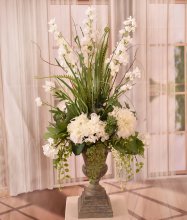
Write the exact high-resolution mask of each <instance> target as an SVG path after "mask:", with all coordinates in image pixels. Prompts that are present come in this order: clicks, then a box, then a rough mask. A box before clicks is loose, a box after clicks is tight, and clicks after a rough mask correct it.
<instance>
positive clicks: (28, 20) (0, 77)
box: [0, 0, 126, 195]
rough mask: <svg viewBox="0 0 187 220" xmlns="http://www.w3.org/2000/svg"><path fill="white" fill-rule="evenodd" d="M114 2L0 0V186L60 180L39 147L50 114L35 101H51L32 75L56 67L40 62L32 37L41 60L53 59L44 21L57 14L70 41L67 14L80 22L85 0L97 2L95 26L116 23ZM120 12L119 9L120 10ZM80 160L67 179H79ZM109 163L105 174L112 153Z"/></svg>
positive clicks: (16, 189) (18, 187) (20, 188)
mask: <svg viewBox="0 0 187 220" xmlns="http://www.w3.org/2000/svg"><path fill="white" fill-rule="evenodd" d="M114 2H115V1H110V2H109V1H88V2H87V3H83V2H79V1H62V0H40V1H38V0H33V1H30V0H19V1H17V0H8V1H6V0H2V1H0V45H1V48H0V64H1V68H0V97H1V99H0V102H1V109H0V122H1V132H0V152H1V157H0V176H1V178H0V187H1V188H2V187H3V186H7V187H8V188H9V191H10V194H11V195H17V194H19V193H22V192H28V191H32V190H35V189H43V188H53V187H54V186H55V185H56V184H58V183H57V182H56V175H55V172H54V170H53V166H52V161H50V160H48V159H47V158H46V157H45V156H43V153H42V148H41V146H42V145H43V144H44V141H43V133H44V131H45V128H46V126H47V124H48V121H50V120H51V116H50V115H49V114H48V113H47V112H48V111H47V109H46V108H39V109H38V108H37V107H36V106H35V102H34V99H35V97H37V96H41V97H42V98H43V99H45V100H48V101H49V102H50V101H51V97H48V96H47V95H46V93H44V92H43V88H42V85H43V83H44V82H43V81H40V80H35V79H34V76H36V75H40V76H44V75H49V74H54V73H58V72H57V71H59V70H55V69H54V68H53V67H52V66H49V65H47V64H46V63H44V62H42V61H41V59H40V57H39V53H38V50H37V47H36V46H35V45H34V44H33V43H32V41H34V42H37V44H38V45H39V46H40V48H41V51H42V56H43V57H44V59H45V60H49V61H51V62H53V61H54V56H55V55H56V47H55V44H54V42H53V40H52V37H51V36H49V35H48V25H47V23H48V21H49V20H50V19H51V18H53V17H54V16H55V17H57V24H58V25H59V29H60V30H61V31H62V32H63V33H64V34H65V36H66V37H67V39H69V40H70V41H72V37H73V32H72V31H71V28H72V26H73V23H72V21H71V17H73V18H74V20H75V21H76V23H77V24H80V22H81V20H82V19H83V18H84V11H85V9H86V7H87V6H88V5H89V4H93V5H95V7H96V10H97V13H98V16H100V14H102V16H103V17H102V19H98V27H99V28H102V27H103V26H105V25H107V24H111V23H112V26H113V27H116V28H117V26H116V24H118V22H116V20H117V16H118V15H119V13H117V11H118V9H116V7H113V6H114V5H115V4H114ZM122 3H123V1H121V4H122ZM124 8H125V7H124ZM113 9H115V10H114V11H113ZM123 13H124V11H123V10H121V11H120V14H122V15H123ZM122 17H126V16H124V15H123V16H122ZM118 19H119V18H118ZM122 20H123V19H122ZM111 21H112V22H111ZM112 29H113V28H112ZM115 30H116V29H115ZM113 34H114V35H115V31H113ZM114 35H113V36H114ZM82 163H83V162H82V158H81V157H76V158H75V157H73V156H72V157H71V158H70V168H71V176H72V179H71V180H70V182H76V181H81V180H83V177H84V176H83V174H82ZM108 165H109V170H108V173H107V174H108V177H109V176H111V175H112V174H113V168H112V158H111V156H109V157H108ZM7 180H8V181H7Z"/></svg>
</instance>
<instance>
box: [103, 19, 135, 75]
mask: <svg viewBox="0 0 187 220" xmlns="http://www.w3.org/2000/svg"><path fill="white" fill-rule="evenodd" d="M124 25H125V27H124V28H123V29H121V30H120V31H119V34H120V36H121V40H120V41H119V43H117V47H116V50H115V51H114V52H113V54H112V55H111V56H110V59H107V62H108V63H109V62H110V64H109V68H110V69H111V75H112V76H115V75H116V73H117V72H119V68H120V66H121V65H124V66H126V65H127V64H128V62H129V55H128V53H127V46H128V45H129V43H131V42H132V38H131V36H130V34H131V32H134V31H135V28H136V21H135V19H134V18H132V17H129V18H128V19H127V20H126V21H124Z"/></svg>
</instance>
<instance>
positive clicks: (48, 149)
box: [42, 138, 58, 159]
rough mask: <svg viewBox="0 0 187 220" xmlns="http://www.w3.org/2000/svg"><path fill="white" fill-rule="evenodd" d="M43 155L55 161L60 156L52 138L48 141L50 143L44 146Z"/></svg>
mask: <svg viewBox="0 0 187 220" xmlns="http://www.w3.org/2000/svg"><path fill="white" fill-rule="evenodd" d="M42 148H43V153H44V155H45V156H47V157H49V158H51V159H55V158H56V156H57V154H58V149H57V148H55V147H54V140H53V139H52V138H49V139H48V143H47V144H45V145H43V146H42Z"/></svg>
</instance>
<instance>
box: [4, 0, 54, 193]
mask: <svg viewBox="0 0 187 220" xmlns="http://www.w3.org/2000/svg"><path fill="white" fill-rule="evenodd" d="M47 7H48V2H47V1H46V0H40V1H37V0H34V1H30V0H24V1H16V0H9V1H6V0H2V1H0V22H1V23H0V45H1V49H0V53H1V55H0V63H1V77H0V78H1V86H2V87H1V88H2V89H1V97H2V98H3V99H1V102H2V100H3V105H1V107H2V106H3V107H4V108H3V109H1V110H2V111H1V114H2V113H3V114H2V115H1V122H4V125H5V130H4V133H3V140H4V141H3V144H1V149H2V148H4V149H6V152H7V155H6V157H5V158H7V168H8V169H7V174H8V177H9V178H8V180H9V181H8V188H9V190H10V194H11V195H16V194H18V193H21V192H27V191H32V190H34V189H42V188H52V187H53V182H54V181H53V170H52V164H51V161H48V160H47V159H46V158H45V157H44V156H43V154H42V152H41V147H40V146H41V145H42V142H43V132H44V129H45V126H46V123H47V121H48V120H49V118H50V116H49V115H48V114H46V111H45V110H44V109H42V108H41V109H37V108H36V106H35V103H34V99H35V97H37V96H38V94H41V93H42V91H43V90H42V89H41V83H40V82H39V81H37V80H35V79H34V76H36V75H40V74H43V73H49V67H48V65H46V64H44V63H42V62H41V60H40V59H39V57H37V54H38V52H37V50H36V47H35V45H33V43H32V41H35V42H37V43H38V44H39V45H40V47H41V49H42V52H43V53H44V54H45V56H46V59H48V35H47V33H48V32H47V19H48V18H47ZM43 96H45V94H43ZM46 98H48V97H46ZM1 104H2V103H1ZM2 125H3V123H1V128H2ZM5 134H6V137H5ZM5 140H6V141H5ZM1 143H2V142H1ZM5 144H6V145H5ZM0 169H2V166H1V168H0ZM1 174H2V170H1Z"/></svg>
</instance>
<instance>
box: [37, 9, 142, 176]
mask: <svg viewBox="0 0 187 220" xmlns="http://www.w3.org/2000/svg"><path fill="white" fill-rule="evenodd" d="M123 24H124V27H123V29H121V30H120V31H119V34H120V40H119V42H118V43H117V45H116V47H115V48H114V50H113V52H112V54H111V55H110V56H108V48H109V35H110V29H109V27H105V29H104V31H103V34H102V36H101V35H100V34H98V32H97V30H96V21H95V9H94V8H93V7H89V8H88V9H87V11H86V20H85V21H84V28H83V29H82V28H80V30H81V35H82V36H81V37H79V35H78V34H77V28H76V26H75V32H76V36H75V38H74V45H70V44H69V43H68V42H67V41H66V39H65V38H64V37H63V35H62V33H61V32H59V31H58V29H57V24H56V23H55V19H52V20H51V21H50V22H49V32H51V33H53V34H54V39H55V40H56V43H57V46H58V58H57V59H56V62H57V64H56V65H58V66H59V67H60V68H61V69H62V70H63V74H62V75H54V76H50V77H48V78H50V79H51V80H50V81H46V82H45V85H44V86H43V88H44V89H45V91H46V92H50V93H51V94H52V95H53V96H54V97H55V103H57V105H55V106H51V105H49V104H48V103H46V102H44V101H42V100H41V98H40V97H37V98H36V103H37V105H38V106H41V105H48V106H50V107H51V109H50V110H49V111H50V112H51V113H52V115H53V122H51V123H49V127H48V128H47V132H46V133H45V139H46V140H47V143H46V144H45V145H44V146H43V151H44V154H45V155H46V156H47V157H50V158H51V159H53V161H54V166H55V167H56V168H57V169H58V170H59V175H60V178H61V179H64V178H69V174H68V172H69V169H68V157H70V156H71V154H72V153H74V154H75V155H79V154H81V153H82V152H84V151H87V150H90V149H93V150H92V151H91V150H90V151H88V152H93V153H92V156H94V149H97V148H99V147H100V146H102V148H105V149H107V150H109V151H111V152H112V154H113V156H114V159H115V160H116V164H117V166H119V168H120V169H125V171H126V174H127V178H128V179H129V178H131V177H132V176H133V167H132V163H133V161H135V166H136V172H139V171H140V169H141V168H142V166H143V163H142V162H141V161H138V158H137V156H140V157H143V155H144V148H145V143H144V140H143V138H142V135H140V134H139V133H138V132H137V131H136V123H137V117H136V112H135V110H134V109H132V107H130V106H131V105H130V104H129V102H127V101H125V102H124V103H121V102H120V101H119V98H120V97H121V96H122V95H124V94H125V93H126V92H127V91H128V90H130V89H131V88H132V86H133V85H134V84H135V81H136V79H137V78H140V75H141V74H140V70H139V69H138V67H135V66H134V65H135V62H134V61H135V58H134V60H133V61H132V62H131V63H129V61H130V57H129V54H128V52H129V50H130V48H131V47H132V46H131V43H132V36H133V33H134V32H135V28H136V21H135V19H134V18H132V17H129V18H128V19H127V20H126V21H124V23H123ZM107 57H108V58H107ZM121 66H124V67H125V68H126V71H125V73H120V74H119V71H120V68H121ZM90 155H91V153H90Z"/></svg>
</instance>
